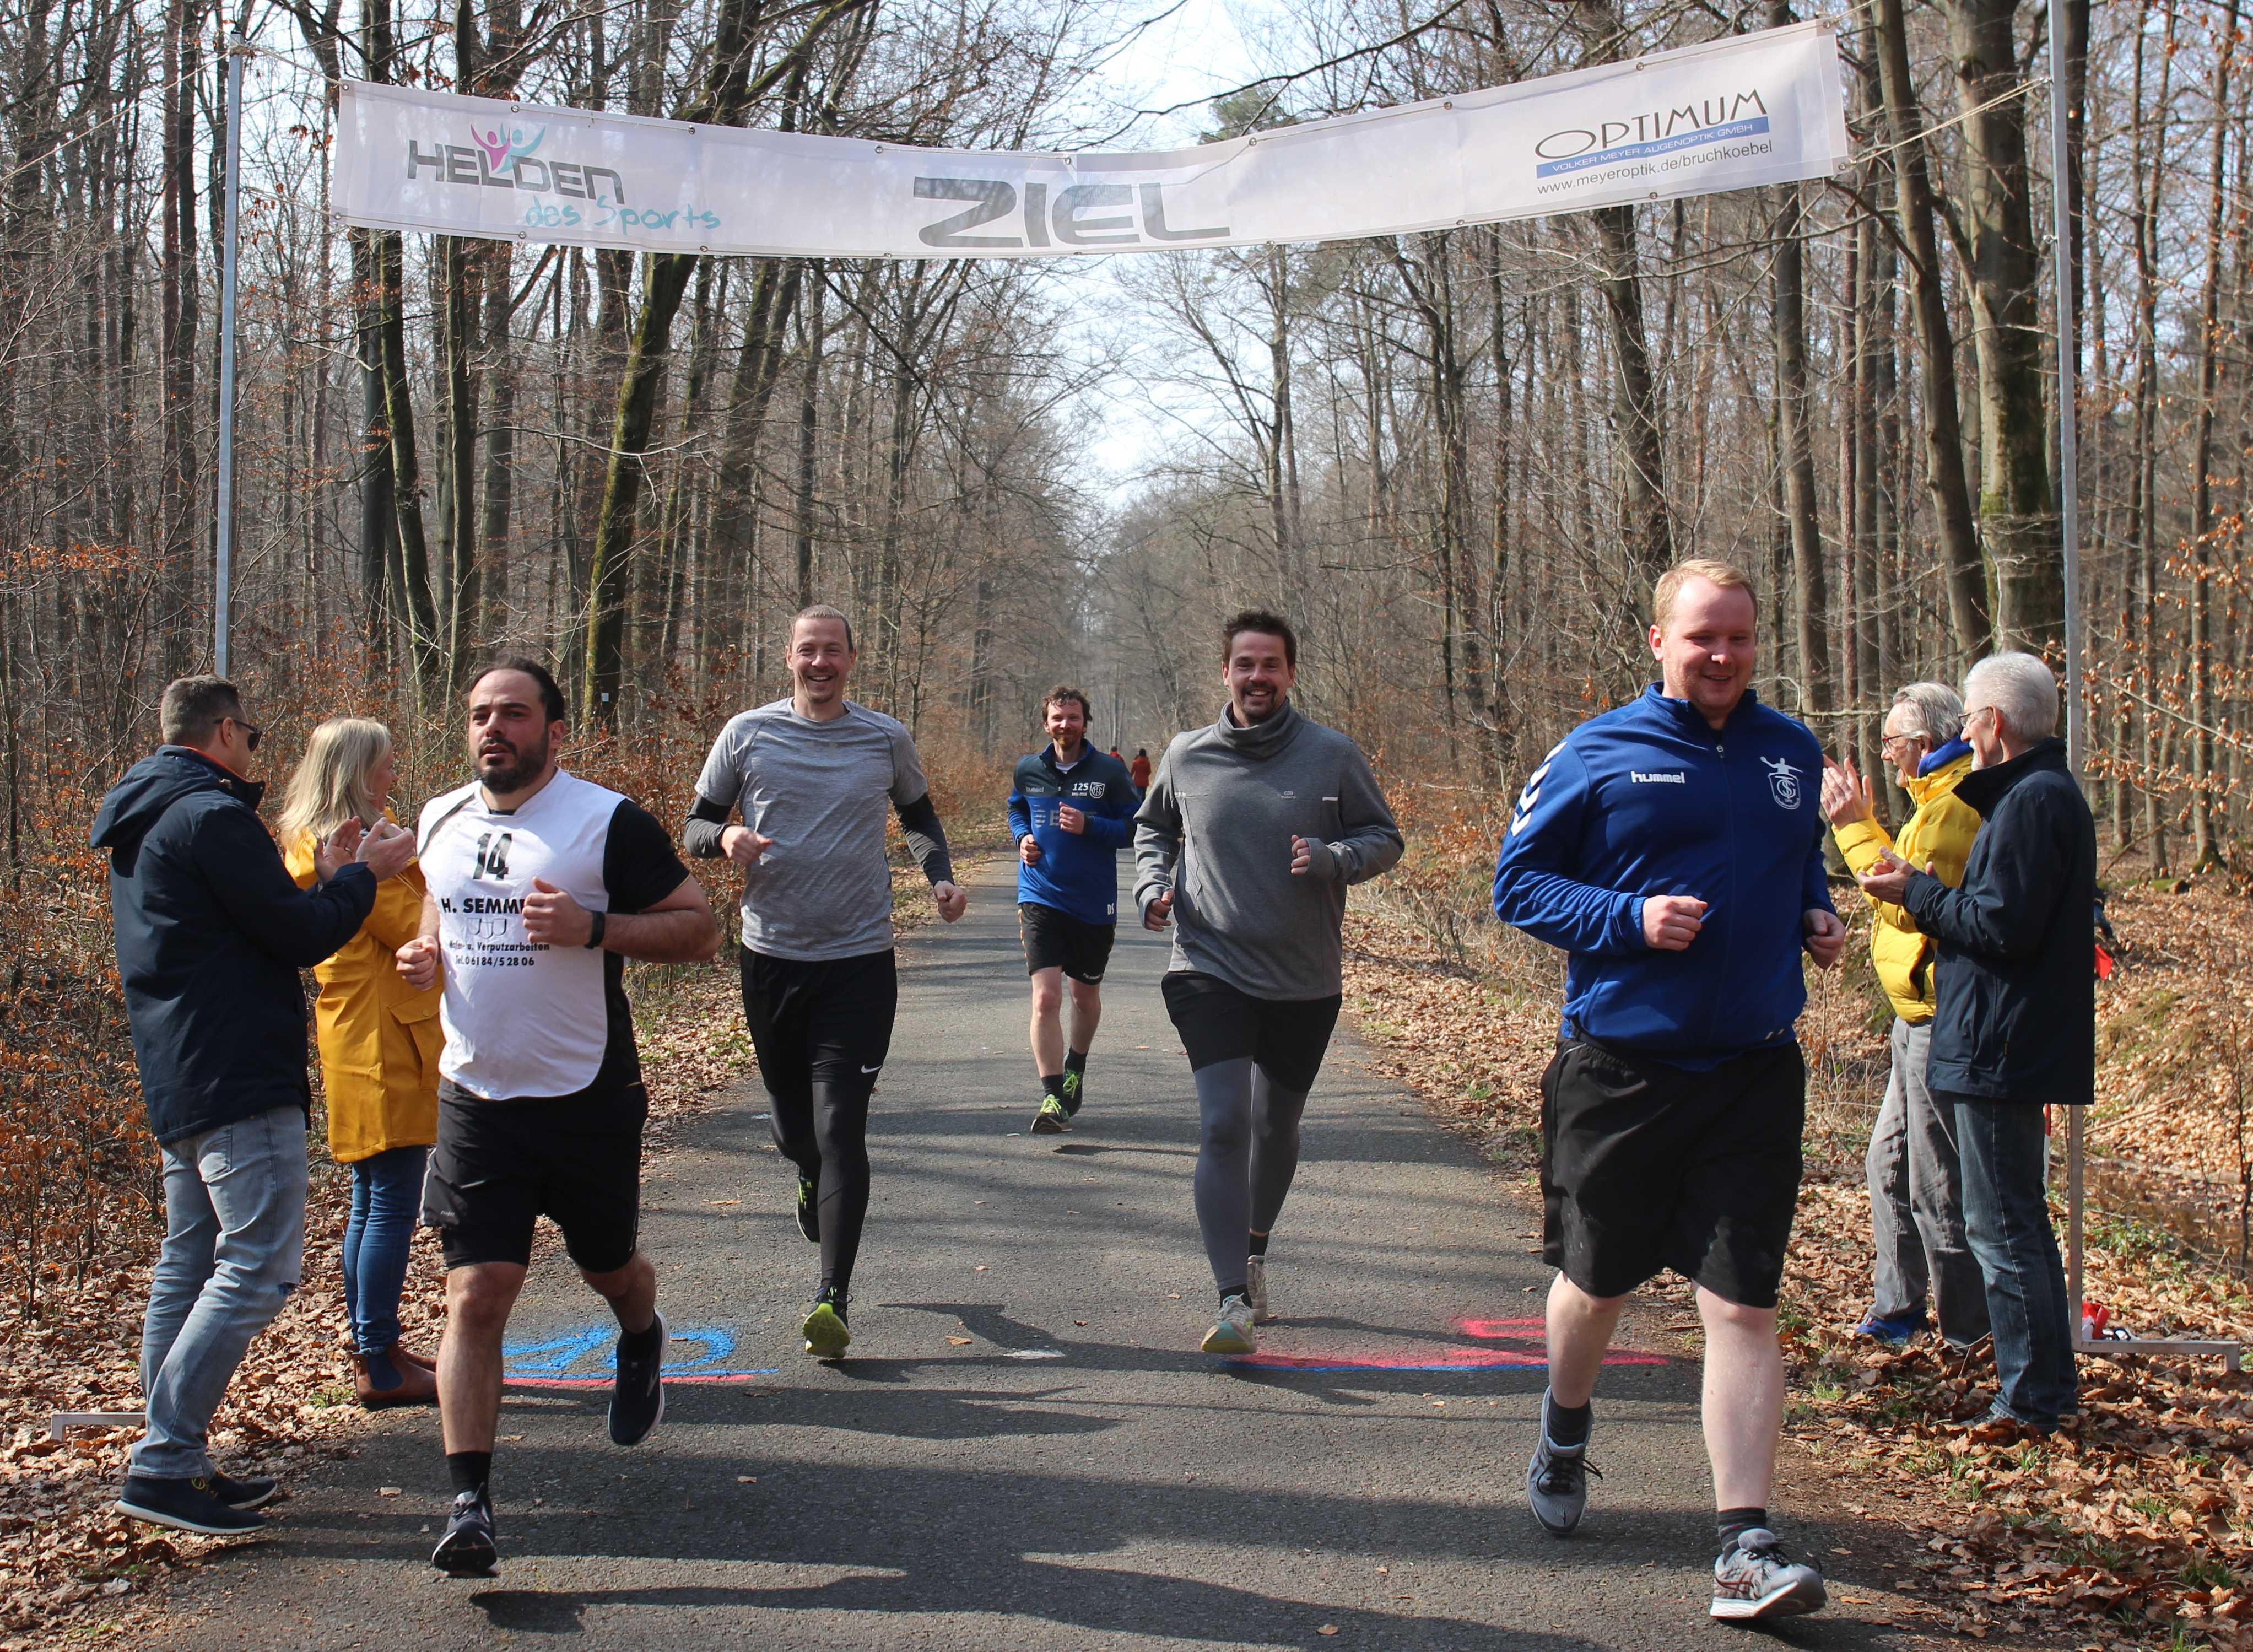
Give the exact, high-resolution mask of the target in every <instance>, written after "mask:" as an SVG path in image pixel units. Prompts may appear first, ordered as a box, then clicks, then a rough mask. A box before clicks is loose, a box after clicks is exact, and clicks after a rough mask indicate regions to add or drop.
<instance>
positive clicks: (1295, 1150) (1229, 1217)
mask: <svg viewBox="0 0 2253 1652" xmlns="http://www.w3.org/2000/svg"><path fill="white" fill-rule="evenodd" d="M1196 1092H1197V1112H1198V1113H1199V1115H1200V1117H1201V1119H1202V1120H1203V1130H1202V1137H1201V1140H1200V1141H1199V1143H1198V1147H1197V1163H1196V1213H1197V1226H1198V1228H1199V1229H1201V1230H1203V1234H1204V1255H1205V1260H1206V1261H1207V1262H1208V1263H1210V1265H1211V1267H1212V1282H1213V1284H1214V1285H1215V1286H1217V1287H1218V1288H1219V1290H1220V1292H1221V1293H1222V1294H1223V1295H1224V1296H1225V1295H1228V1294H1229V1293H1232V1292H1238V1291H1241V1290H1243V1288H1244V1282H1245V1273H1246V1272H1247V1271H1248V1270H1247V1269H1246V1268H1245V1259H1246V1258H1247V1257H1249V1255H1250V1254H1251V1246H1252V1234H1253V1233H1255V1232H1259V1233H1272V1232H1273V1231H1274V1229H1275V1218H1276V1217H1277V1216H1280V1215H1281V1214H1282V1213H1283V1201H1284V1199H1285V1197H1286V1196H1287V1195H1288V1194H1289V1193H1290V1191H1291V1178H1292V1177H1293V1176H1294V1175H1297V1174H1298V1169H1299V1119H1300V1118H1301V1115H1303V1114H1304V1113H1305V1112H1306V1111H1307V1092H1306V1091H1303V1090H1285V1089H1283V1088H1282V1087H1280V1085H1278V1084H1276V1083H1275V1082H1274V1081H1273V1079H1271V1078H1269V1077H1267V1075H1266V1072H1264V1071H1262V1070H1261V1069H1260V1068H1259V1063H1256V1062H1254V1061H1253V1060H1252V1058H1251V1057H1250V1056H1239V1057H1238V1058H1237V1059H1236V1060H1234V1061H1217V1062H1214V1063H1210V1065H1208V1066H1203V1067H1200V1068H1198V1069H1197V1070H1196Z"/></svg>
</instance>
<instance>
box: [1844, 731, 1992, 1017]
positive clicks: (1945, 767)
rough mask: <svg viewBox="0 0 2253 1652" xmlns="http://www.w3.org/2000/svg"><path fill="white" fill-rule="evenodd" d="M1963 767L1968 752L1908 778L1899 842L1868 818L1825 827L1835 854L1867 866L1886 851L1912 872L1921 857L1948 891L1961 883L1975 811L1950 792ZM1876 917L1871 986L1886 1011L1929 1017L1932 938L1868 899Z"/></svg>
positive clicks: (1967, 769)
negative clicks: (1886, 1002) (1890, 1007)
mask: <svg viewBox="0 0 2253 1652" xmlns="http://www.w3.org/2000/svg"><path fill="white" fill-rule="evenodd" d="M1970 773H1971V754H1969V753H1968V752H1967V753H1966V754H1964V756H1960V757H1958V758H1957V759H1956V760H1955V761H1954V762H1952V763H1943V764H1942V765H1941V766H1940V767H1939V768H1937V769H1936V770H1933V771H1932V772H1931V773H1930V774H1929V775H1920V776H1919V777H1917V778H1915V779H1914V780H1912V781H1910V782H1909V783H1908V795H1909V799H1910V801H1911V802H1913V803H1915V805H1916V812H1915V813H1914V814H1912V815H1910V816H1909V818H1908V825H1906V826H1903V827H1902V828H1901V841H1900V842H1899V843H1895V842H1894V840H1892V839H1891V838H1889V837H1887V835H1886V829H1885V827H1884V826H1880V824H1879V823H1878V821H1877V820H1876V819H1875V818H1874V817H1873V818H1872V819H1867V820H1856V821H1852V822H1851V823H1849V824H1848V825H1845V826H1833V827H1831V835H1832V836H1833V837H1835V838H1837V839H1838V853H1839V854H1843V855H1845V857H1846V864H1847V865H1848V866H1849V867H1851V868H1853V869H1854V871H1855V872H1857V873H1858V874H1859V873H1862V872H1866V871H1868V870H1869V869H1870V868H1872V867H1873V866H1875V865H1876V864H1877V863H1878V856H1879V855H1880V854H1882V853H1883V852H1884V851H1886V850H1887V849H1891V850H1893V851H1894V853H1895V854H1898V855H1900V856H1901V859H1902V860H1904V861H1908V863H1909V864H1910V865H1911V866H1913V867H1915V868H1918V869H1919V870H1920V871H1921V870H1922V869H1923V868H1924V865H1925V863H1926V862H1927V861H1930V862H1931V863H1932V869H1933V872H1934V873H1935V875H1937V876H1938V877H1939V879H1940V881H1941V882H1943V883H1945V884H1947V885H1948V886H1949V887H1950V889H1953V888H1955V887H1956V886H1957V884H1959V883H1961V882H1964V862H1965V861H1968V860H1969V859H1971V840H1972V839H1974V838H1976V837H1977V836H1978V835H1979V812H1978V811H1977V809H1975V808H1973V807H1972V806H1971V805H1970V804H1968V803H1959V802H1958V801H1957V798H1956V787H1957V783H1958V782H1959V781H1961V780H1962V779H1963V778H1964V776H1965V775H1967V774H1970ZM1870 904H1871V906H1872V907H1873V908H1875V909H1876V913H1877V916H1876V917H1875V919H1874V921H1873V923H1872V924H1871V925H1870V961H1871V962H1872V963H1873V964H1874V965H1876V966H1877V971H1878V984H1879V985H1880V986H1882V987H1884V988H1885V989H1886V996H1887V998H1890V999H1891V1000H1893V1003H1894V1014H1897V1015H1899V1016H1900V1017H1901V1019H1902V1020H1903V1021H1908V1022H1909V1023H1910V1024H1911V1025H1915V1024H1917V1023H1919V1022H1922V1021H1930V1020H1931V1019H1932V1007H1933V1000H1932V992H1933V988H1932V965H1931V955H1932V944H1931V942H1930V941H1929V939H1928V938H1926V937H1925V936H1924V935H1923V934H1922V933H1921V932H1920V931H1918V929H1917V927H1916V920H1915V918H1913V917H1910V916H1909V915H1908V913H1907V912H1906V911H1904V910H1901V908H1900V907H1898V906H1895V905H1894V904H1893V903H1891V902H1890V901H1872V902H1871V903H1870Z"/></svg>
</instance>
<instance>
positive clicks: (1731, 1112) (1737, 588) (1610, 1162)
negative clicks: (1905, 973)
mask: <svg viewBox="0 0 2253 1652" xmlns="http://www.w3.org/2000/svg"><path fill="white" fill-rule="evenodd" d="M1651 610H1652V624H1651V627H1650V650H1651V652H1652V654H1653V655H1655V656H1656V657H1657V659H1658V662H1659V667H1660V673H1661V680H1660V681H1659V682H1657V683H1656V684H1653V685H1652V686H1651V687H1650V688H1649V689H1648V690H1646V691H1645V692H1644V694H1643V695H1642V696H1641V697H1640V698H1638V699H1636V700H1635V701H1630V702H1629V704H1627V705H1624V706H1622V707H1620V708H1617V709H1616V710H1613V711H1608V712H1606V713H1605V714H1603V715H1601V716H1599V717H1595V718H1592V719H1590V720H1589V721H1587V722H1585V723H1582V724H1581V725H1580V727H1579V728H1576V729H1574V730H1573V732H1572V733H1571V734H1570V735H1566V737H1565V740H1564V742H1563V743H1562V744H1560V745H1559V746H1558V747H1557V749H1555V750H1553V751H1552V752H1551V753H1550V754H1549V755H1548V756H1546V757H1545V758H1543V759H1542V761H1541V766H1540V767H1539V768H1538V769H1536V770H1534V771H1533V775H1532V777H1531V779H1529V780H1528V781H1527V782H1526V784H1525V790H1524V793H1523V794H1522V795H1521V796H1520V797H1519V798H1518V800H1517V810H1516V812H1515V813H1514V814H1513V815H1512V817H1511V819H1510V828H1509V832H1508V834H1507V835H1506V836H1505V837H1504V839H1503V846H1502V854H1501V856H1500V859H1499V861H1498V863H1497V865H1496V870H1495V880H1494V910H1495V912H1496V916H1497V917H1500V918H1502V920H1503V922H1504V923H1507V924H1514V925H1516V926H1517V928H1519V929H1522V930H1524V931H1526V932H1527V933H1529V934H1531V935H1536V936H1538V937H1539V938H1541V939H1543V940H1545V941H1547V942H1549V943H1550V944H1552V945H1554V946H1560V947H1563V948H1565V949H1566V951H1569V952H1570V953H1571V955H1572V958H1571V963H1570V965H1569V966H1568V969H1567V972H1566V999H1565V1017H1564V1024H1563V1026H1562V1028H1561V1029H1560V1032H1559V1040H1558V1046H1557V1054H1556V1057H1555V1059H1553V1060H1552V1062H1551V1063H1550V1064H1549V1070H1548V1071H1547V1072H1546V1073H1545V1074H1544V1075H1543V1077H1542V1081H1541V1093H1542V1119H1541V1123H1542V1147H1541V1189H1542V1197H1543V1203H1544V1206H1545V1211H1544V1222H1543V1227H1544V1230H1545V1231H1544V1235H1543V1238H1544V1254H1545V1257H1546V1258H1547V1259H1548V1261H1549V1263H1550V1265H1552V1266H1553V1267H1554V1268H1556V1269H1557V1271H1558V1272H1557V1278H1556V1280H1555V1282H1554V1284H1553V1285H1552V1287H1551V1289H1550V1293H1549V1392H1548V1394H1547V1395H1546V1396H1545V1397H1544V1399H1543V1401H1542V1423H1541V1431H1540V1438H1539V1440H1538V1443H1537V1445H1536V1446H1535V1449H1534V1453H1533V1460H1532V1461H1531V1464H1530V1465H1529V1466H1528V1467H1527V1471H1526V1500H1527V1502H1529V1503H1530V1504H1531V1507H1532V1509H1533V1513H1534V1516H1535V1517H1536V1518H1537V1519H1538V1520H1539V1521H1540V1523H1541V1524H1542V1525H1543V1527H1545V1529H1546V1530H1548V1531H1549V1532H1550V1533H1551V1534H1552V1535H1553V1536H1556V1537H1566V1536H1569V1535H1570V1534H1571V1533H1572V1531H1573V1530H1574V1528H1576V1527H1577V1526H1578V1525H1579V1524H1580V1516H1581V1514H1582V1512H1583V1511H1584V1509H1585V1508H1586V1506H1587V1474H1588V1467H1587V1451H1588V1438H1589V1430H1590V1426H1591V1410H1590V1398H1591V1396H1592V1395H1593V1394H1594V1389H1595V1381H1596V1373H1597V1370H1598V1369H1599V1368H1600V1367H1601V1364H1602V1363H1603V1357H1604V1354H1605V1351H1606V1350H1607V1349H1608V1347H1609V1346H1610V1343H1611V1338H1612V1332H1613V1328H1615V1326H1616V1325H1617V1324H1618V1321H1619V1314H1620V1307H1621V1305H1622V1302H1623V1301H1624V1300H1625V1299H1626V1297H1627V1295H1628V1293H1629V1292H1631V1291H1633V1290H1634V1289H1635V1288H1636V1286H1639V1285H1641V1284H1642V1283H1643V1281H1644V1280H1646V1279H1650V1278H1651V1277H1652V1276H1653V1275H1655V1274H1657V1273H1658V1272H1660V1271H1661V1270H1662V1269H1665V1268H1671V1269H1673V1270H1674V1271H1675V1272H1678V1273H1679V1274H1681V1275H1683V1276H1684V1277H1685V1278H1686V1279H1691V1280H1694V1281H1695V1282H1696V1284H1697V1286H1698V1315H1699V1317H1700V1319H1701V1320H1702V1321H1704V1323H1705V1443H1706V1450H1707V1452H1708V1453H1709V1454H1710V1455H1711V1457H1712V1465H1713V1492H1714V1501H1715V1506H1716V1508H1717V1509H1718V1510H1719V1516H1718V1519H1717V1527H1718V1538H1719V1545H1720V1553H1719V1558H1717V1559H1716V1560H1715V1561H1714V1564H1713V1601H1712V1615H1713V1616H1715V1617H1717V1618H1726V1619H1750V1618H1768V1617H1781V1616H1785V1615H1789V1614H1794V1613H1802V1612H1812V1611H1815V1610H1817V1608H1819V1607H1822V1606H1823V1605H1824V1601H1825V1594H1824V1586H1823V1579H1822V1575H1821V1573H1820V1572H1818V1571H1817V1568H1815V1567H1814V1566H1811V1565H1807V1564H1806V1563H1804V1562H1802V1561H1800V1560H1797V1559H1796V1558H1793V1557H1792V1556H1791V1555H1790V1554H1789V1552H1788V1551H1785V1549H1784V1548H1783V1547H1782V1544H1779V1543H1778V1542H1777V1541H1776V1538H1775V1533H1774V1532H1773V1530H1770V1528H1769V1523H1768V1506H1767V1505H1768V1490H1769V1486H1770V1483H1771V1481H1772V1480H1773V1479H1774V1476H1775V1442H1776V1434H1777V1431H1778V1429H1779V1427H1780V1425H1781V1423H1782V1413H1783V1365H1782V1358H1781V1356H1780V1355H1779V1353H1778V1350H1777V1347H1776V1338H1775V1302H1776V1290H1777V1286H1779V1284H1780V1283H1781V1282H1782V1277H1783V1258H1784V1250H1785V1247H1786V1245H1787V1244H1789V1240H1790V1237H1791V1222H1792V1216H1793V1214H1794V1212H1795V1211H1796V1209H1797V1206H1798V1199H1799V1176H1800V1133H1801V1129H1802V1126H1803V1119H1804V1097H1805V1089H1806V1069H1805V1067H1804V1065H1803V1063H1801V1060H1800V1055H1799V1045H1798V1042H1797V1040H1796V1037H1795V1035H1794V1034H1793V1030H1792V1028H1793V1023H1794V1022H1795V1021H1796V1020H1797V1019H1798V1016H1799V1012H1800V1010H1801V1009H1802V1008H1803V1007H1804V1005H1805V1003H1806V997H1807V993H1806V986H1805V983H1804V980H1803V976H1802V973H1801V967H1800V955H1801V952H1802V951H1803V950H1804V951H1806V952H1807V953H1808V954H1810V955H1811V956H1812V957H1813V958H1814V959H1815V961H1816V962H1817V963H1818V964H1820V965H1824V966H1825V967H1828V966H1830V965H1832V964H1835V963H1836V962H1837V961H1838V954H1839V952H1840V951H1842V950H1843V949H1844V947H1845V939H1846V930H1845V925H1844V924H1841V923H1840V922H1839V921H1838V914H1837V913H1836V912H1834V911H1833V910H1831V896H1830V893H1829V890H1828V888H1827V886H1826V884H1825V882H1824V870H1823V837H1824V821H1823V815H1822V812H1821V810H1820V808H1819V807H1818V806H1817V792H1818V787H1819V783H1820V780H1821V777H1822V773H1823V752H1822V749H1821V747H1820V746H1818V745H1817V742H1816V739H1815V736H1814V735H1812V734H1810V733H1809V732H1808V730H1807V728H1806V727H1805V725H1803V724H1802V723H1800V722H1798V721H1795V720H1794V719H1792V718H1789V717H1787V716H1785V715H1783V714H1782V713H1780V712H1776V711H1772V710H1770V709H1769V708H1768V707H1766V706H1763V705H1761V703H1760V701H1758V700H1757V699H1756V698H1755V697H1754V694H1752V692H1751V682H1752V674H1753V659H1754V638H1755V636H1756V623H1757V620H1758V617H1759V613H1758V609H1757V607H1756V604H1755V603H1754V596H1753V592H1752V588H1751V582H1749V581H1748V580H1747V578H1746V577H1745V575H1743V574H1742V573H1741V572H1740V571H1739V570H1738V569H1736V568H1733V567H1731V566H1730V565H1729V564H1727V563H1726V562H1716V561H1691V562H1685V563H1682V564H1681V565H1679V566H1678V567H1676V568H1671V569H1669V570H1668V571H1667V572H1666V574H1664V575H1663V576H1661V578H1660V579H1659V582H1658V585H1657V590H1656V591H1655V592H1654V593H1653V596H1652V602H1651Z"/></svg>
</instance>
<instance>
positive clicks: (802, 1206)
mask: <svg viewBox="0 0 2253 1652" xmlns="http://www.w3.org/2000/svg"><path fill="white" fill-rule="evenodd" d="M820 1195H821V1184H820V1183H819V1182H817V1181H814V1179H813V1177H812V1176H800V1177H799V1179H798V1230H799V1232H800V1233H803V1234H804V1235H805V1236H806V1243H807V1244H820V1243H821V1209H820V1206H821V1198H820Z"/></svg>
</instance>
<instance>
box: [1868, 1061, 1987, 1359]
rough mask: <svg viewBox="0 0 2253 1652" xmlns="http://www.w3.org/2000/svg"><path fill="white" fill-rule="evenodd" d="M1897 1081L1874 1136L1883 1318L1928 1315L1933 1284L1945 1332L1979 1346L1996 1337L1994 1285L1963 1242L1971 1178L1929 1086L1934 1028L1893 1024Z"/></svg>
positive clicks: (1878, 1305) (1873, 1200)
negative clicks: (1990, 1327) (1991, 1332)
mask: <svg viewBox="0 0 2253 1652" xmlns="http://www.w3.org/2000/svg"><path fill="white" fill-rule="evenodd" d="M1892 1045H1893V1058H1894V1069H1893V1076H1892V1077H1890V1078H1888V1079H1887V1081H1886V1099H1885V1104H1884V1105H1882V1106H1881V1107H1880V1108H1879V1109H1878V1121H1877V1124H1876V1125H1875V1126H1873V1128H1872V1129H1871V1132H1870V1151H1869V1156H1868V1158H1867V1159H1866V1161H1865V1164H1864V1169H1865V1170H1866V1173H1867V1175H1868V1177H1869V1183H1870V1236H1871V1237H1872V1238H1873V1240H1874V1241H1875V1242H1876V1247H1877V1255H1876V1258H1875V1261H1874V1264H1873V1272H1874V1274H1875V1275H1876V1286H1877V1290H1876V1298H1875V1300H1874V1301H1873V1304H1872V1306H1871V1309H1870V1312H1871V1314H1872V1315H1873V1317H1875V1318H1878V1319H1888V1320H1893V1319H1922V1318H1923V1317H1924V1313H1925V1296H1926V1291H1927V1288H1928V1286H1929V1289H1930V1292H1931V1294H1932V1296H1933V1297H1934V1298H1935V1299H1936V1300H1935V1302H1934V1305H1933V1306H1934V1317H1936V1319H1937V1320H1938V1321H1939V1322H1940V1334H1941V1335H1943V1336H1944V1337H1946V1338H1947V1339H1948V1340H1949V1341H1950V1342H1957V1343H1964V1344H1968V1343H1971V1342H1977V1341H1978V1340H1979V1339H1980V1338H1981V1337H1983V1336H1984V1335H1986V1334H1987V1288H1986V1284H1985V1281H1984V1279H1982V1278H1981V1277H1980V1273H1979V1263H1978V1260H1977V1258H1975V1257H1973V1256H1972V1254H1971V1246H1970V1245H1969V1244H1967V1243H1966V1242H1965V1240H1964V1175H1963V1171H1962V1169H1961V1168H1959V1166H1958V1163H1957V1151H1956V1116H1955V1112H1954V1110H1953V1109H1952V1108H1950V1107H1945V1106H1936V1105H1934V1103H1933V1099H1932V1091H1930V1090H1929V1089H1927V1088H1926V1087H1925V1078H1924V1069H1925V1062H1926V1058H1927V1056H1929V1053H1930V1051H1931V1049H1932V1024H1931V1023H1930V1022H1929V1021H1922V1022H1919V1023H1917V1024H1916V1025H1915V1026H1911V1025H1910V1024H1909V1023H1908V1021H1903V1020H1901V1018H1900V1017H1899V1016H1895V1017H1894V1029H1893V1039H1892Z"/></svg>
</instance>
